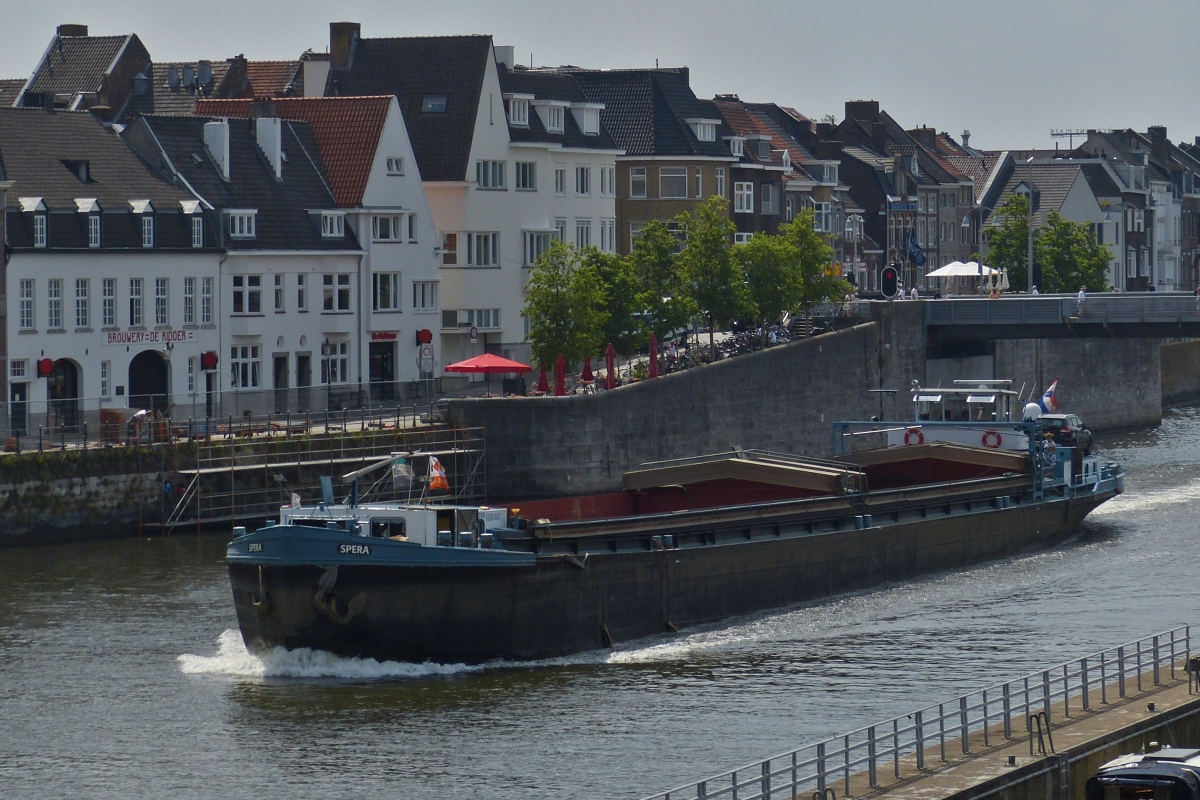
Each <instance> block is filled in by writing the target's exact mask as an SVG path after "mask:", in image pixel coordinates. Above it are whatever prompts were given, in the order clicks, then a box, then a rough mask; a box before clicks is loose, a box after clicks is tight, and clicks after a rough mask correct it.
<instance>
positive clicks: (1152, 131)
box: [1146, 125, 1167, 142]
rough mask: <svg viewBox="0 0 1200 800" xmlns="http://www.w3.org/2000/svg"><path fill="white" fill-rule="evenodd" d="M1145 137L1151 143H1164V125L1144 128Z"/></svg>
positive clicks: (1165, 127) (1165, 128)
mask: <svg viewBox="0 0 1200 800" xmlns="http://www.w3.org/2000/svg"><path fill="white" fill-rule="evenodd" d="M1146 137H1147V138H1148V139H1149V140H1150V141H1152V142H1165V141H1166V140H1167V126H1166V125H1151V126H1150V127H1149V128H1146Z"/></svg>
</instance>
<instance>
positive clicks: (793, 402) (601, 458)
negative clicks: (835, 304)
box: [450, 303, 925, 499]
mask: <svg viewBox="0 0 1200 800" xmlns="http://www.w3.org/2000/svg"><path fill="white" fill-rule="evenodd" d="M920 305H921V304H919V303H912V304H911V305H910V304H887V305H885V304H879V306H878V307H877V308H876V318H875V320H874V321H873V322H872V323H869V324H863V325H859V326H857V327H853V328H849V329H847V330H843V331H839V332H835V333H831V334H826V335H822V336H818V337H815V338H812V339H806V340H802V341H798V342H793V343H791V344H787V345H783V346H780V347H775V348H772V349H770V350H766V351H762V352H759V353H753V354H750V355H745V356H739V357H738V358H736V359H730V360H726V361H721V362H718V363H716V364H710V365H707V366H703V367H699V368H696V369H691V370H688V371H686V372H680V373H675V374H673V375H667V376H664V377H662V378H659V379H656V380H653V381H644V382H641V383H637V384H633V385H631V386H625V387H621V388H619V389H617V390H616V391H612V392H604V393H601V394H596V395H583V396H572V397H540V398H513V399H504V400H496V399H491V400H476V399H464V400H456V401H452V402H451V404H450V413H451V419H452V420H454V421H455V422H456V423H458V424H462V425H483V426H484V427H485V429H486V431H487V462H486V465H487V479H488V491H489V496H490V497H492V498H493V499H502V498H509V499H514V498H522V497H524V498H530V497H544V496H552V495H561V494H582V493H588V492H603V491H613V490H616V489H619V488H620V484H621V474H622V473H623V472H626V471H627V470H630V469H634V468H636V467H637V466H638V465H639V464H642V463H644V462H647V461H657V460H662V459H668V458H681V457H685V456H693V455H697V454H701V453H712V452H719V451H722V450H729V449H731V448H733V447H743V448H747V449H750V448H759V449H764V450H776V451H781V452H788V453H807V454H810V455H815V456H825V457H828V456H829V455H830V423H831V422H833V421H834V420H836V419H869V418H870V417H871V416H872V415H877V414H879V413H880V411H879V409H880V399H879V397H878V396H877V395H873V394H871V393H870V391H869V390H871V389H878V388H889V389H898V390H900V394H899V398H900V399H899V400H898V402H899V403H900V404H901V407H900V411H902V412H903V411H907V408H906V407H907V405H908V397H907V394H908V392H907V390H908V386H909V384H910V382H911V381H912V380H919V379H921V378H922V377H923V376H924V370H925V362H924V359H925V347H924V336H923V323H922V316H921V307H920ZM891 404H892V402H891V400H890V399H889V400H886V401H885V404H884V405H885V415H887V416H891V411H892V409H891Z"/></svg>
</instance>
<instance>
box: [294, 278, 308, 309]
mask: <svg viewBox="0 0 1200 800" xmlns="http://www.w3.org/2000/svg"><path fill="white" fill-rule="evenodd" d="M296 310H297V311H308V276H307V275H305V273H303V272H300V273H297V274H296Z"/></svg>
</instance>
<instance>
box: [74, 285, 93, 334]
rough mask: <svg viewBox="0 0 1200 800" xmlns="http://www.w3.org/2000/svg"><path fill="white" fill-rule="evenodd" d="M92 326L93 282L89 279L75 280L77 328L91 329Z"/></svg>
mask: <svg viewBox="0 0 1200 800" xmlns="http://www.w3.org/2000/svg"><path fill="white" fill-rule="evenodd" d="M91 325H92V282H91V281H90V280H89V279H87V278H76V279H75V327H76V328H90V327H91Z"/></svg>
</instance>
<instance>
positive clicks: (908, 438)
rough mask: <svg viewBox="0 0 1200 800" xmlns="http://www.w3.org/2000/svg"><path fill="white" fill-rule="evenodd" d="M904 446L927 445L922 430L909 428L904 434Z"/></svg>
mask: <svg viewBox="0 0 1200 800" xmlns="http://www.w3.org/2000/svg"><path fill="white" fill-rule="evenodd" d="M904 444H905V445H913V444H925V434H924V433H922V431H921V429H920V428H909V429H908V430H906V431H905V432H904Z"/></svg>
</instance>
